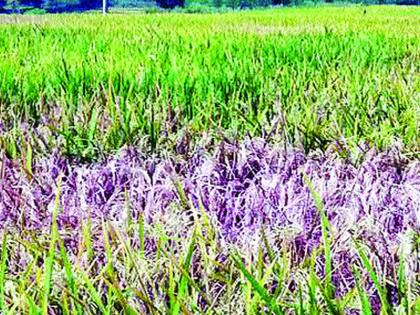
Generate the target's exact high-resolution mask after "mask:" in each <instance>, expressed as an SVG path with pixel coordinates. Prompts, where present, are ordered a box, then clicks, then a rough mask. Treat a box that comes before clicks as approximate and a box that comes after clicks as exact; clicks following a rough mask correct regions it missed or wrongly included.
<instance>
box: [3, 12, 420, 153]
mask: <svg viewBox="0 0 420 315" xmlns="http://www.w3.org/2000/svg"><path fill="white" fill-rule="evenodd" d="M417 12H418V9H416V8H404V9H402V10H401V9H398V8H396V7H368V8H363V7H351V8H336V7H328V8H325V7H324V8H304V9H300V10H296V9H276V10H266V11H251V12H246V13H243V12H242V13H232V12H231V13H226V14H223V15H196V16H192V15H189V16H185V15H183V14H172V15H132V14H131V15H130V14H127V15H119V14H118V15H117V14H116V15H114V16H111V17H109V18H106V19H103V17H101V16H97V15H84V16H77V15H74V16H64V17H63V16H47V17H45V19H44V20H42V21H43V23H42V24H40V25H36V24H32V25H27V24H25V23H23V22H24V20H22V23H20V24H19V23H18V24H15V25H4V26H3V27H2V28H1V30H0V55H1V56H2V58H1V59H0V75H1V78H0V100H1V101H0V117H1V118H0V119H1V122H2V123H3V125H4V127H3V128H4V129H3V130H4V131H3V132H2V133H1V135H0V147H1V148H3V149H5V150H6V152H7V153H8V154H9V155H11V156H16V155H20V154H22V153H23V151H24V150H25V149H24V148H25V147H26V143H27V139H28V137H29V138H33V139H32V140H31V144H32V146H34V147H36V150H34V151H37V152H39V151H42V150H52V149H53V148H55V147H56V143H57V141H55V140H53V139H55V138H56V137H59V138H60V139H61V141H62V148H63V149H64V150H65V152H66V153H67V154H69V155H75V156H78V157H82V158H92V157H96V156H98V154H100V153H102V152H108V151H113V150H116V149H118V148H120V147H122V146H123V145H125V144H133V143H134V144H135V143H139V142H140V141H144V139H147V140H148V141H149V145H150V148H151V149H159V148H160V147H161V146H164V145H171V143H173V140H172V139H175V138H176V137H175V135H176V134H177V133H179V132H184V131H185V129H188V132H189V133H190V134H191V136H192V137H193V138H194V137H200V135H201V134H202V133H204V132H208V131H216V130H218V129H220V128H223V129H224V130H226V134H227V135H228V136H229V135H236V136H238V137H240V136H242V135H245V134H247V133H249V134H251V135H255V136H258V135H263V134H267V133H268V132H270V131H271V130H273V132H275V134H277V135H279V136H280V137H282V138H283V139H287V141H288V142H290V143H292V144H295V145H302V146H303V147H304V148H305V149H306V150H307V151H309V150H311V149H317V148H321V149H326V148H327V147H328V146H329V145H330V144H331V143H332V142H333V141H337V140H339V141H340V142H341V144H342V146H343V147H344V148H346V149H349V150H351V149H352V148H355V147H357V145H359V144H360V143H362V142H368V143H370V144H374V145H376V146H377V147H378V148H386V147H389V146H390V145H391V144H393V143H394V142H395V141H396V140H398V141H400V142H401V143H402V146H403V149H404V151H406V152H412V153H415V152H418V151H419V143H420V141H419V134H420V133H419V132H418V128H419V119H420V118H419V114H418V113H419V105H418V104H419V102H418V97H417V93H416V91H417V90H418V88H419V84H420V83H419V76H418V75H417V73H418V70H419V69H418V66H417V65H418V64H419V62H418V56H419V47H420V45H419V38H418V37H417V36H415V34H416V31H417V29H418V27H419V22H418V19H417V18H416V16H417ZM43 18H44V17H43ZM98 30H101V31H98ZM40 74H42V75H40ZM279 121H282V123H281V124H279ZM22 123H25V124H28V126H35V125H36V126H38V128H39V130H40V131H41V133H42V135H43V136H42V138H41V137H40V135H36V134H34V133H33V130H31V129H29V130H28V133H27V134H24V132H25V133H26V132H27V131H25V130H24V129H22Z"/></svg>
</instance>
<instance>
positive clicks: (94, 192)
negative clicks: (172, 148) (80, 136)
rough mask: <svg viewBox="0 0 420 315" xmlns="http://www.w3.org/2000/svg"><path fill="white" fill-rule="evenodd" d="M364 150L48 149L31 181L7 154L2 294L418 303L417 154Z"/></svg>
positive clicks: (251, 143) (99, 307)
mask: <svg viewBox="0 0 420 315" xmlns="http://www.w3.org/2000/svg"><path fill="white" fill-rule="evenodd" d="M207 152H208V151H207ZM364 155H365V156H364V158H363V162H361V164H360V166H358V167H356V166H353V165H352V164H351V163H350V161H345V160H343V159H342V158H340V157H339V155H338V154H337V153H333V152H332V151H331V152H330V153H329V154H328V155H320V154H319V155H317V154H314V155H313V156H306V155H305V154H304V153H302V152H296V151H295V152H294V151H287V150H286V151H284V148H283V147H282V146H280V147H279V146H275V145H274V146H273V145H269V144H268V143H267V142H265V141H263V140H247V141H245V142H244V143H241V144H231V143H227V142H223V143H222V144H220V146H218V147H217V148H216V149H215V151H214V153H212V154H209V153H206V151H204V150H200V149H197V150H196V151H195V153H194V154H193V155H192V156H190V157H189V158H185V157H180V156H170V157H168V158H164V159H158V158H152V157H147V156H145V155H144V154H142V153H140V152H137V151H136V150H134V149H132V148H127V149H125V150H123V151H122V152H121V153H120V155H119V156H117V157H114V158H110V159H107V160H106V161H104V162H103V163H100V164H95V165H77V164H72V163H69V162H68V161H67V160H66V159H63V158H60V157H59V156H51V157H50V158H48V159H42V160H39V161H35V162H34V165H33V167H32V172H31V175H30V176H29V175H28V173H27V172H26V171H25V170H24V169H23V168H22V167H21V166H19V165H17V164H15V163H13V162H12V161H10V160H8V159H7V158H6V159H3V160H2V164H1V170H2V172H1V174H2V177H1V183H2V196H3V199H2V201H1V203H0V215H1V218H2V221H1V225H2V230H3V231H4V233H3V234H4V236H3V237H4V238H6V237H7V242H6V243H3V246H4V247H3V251H2V253H3V257H6V258H4V259H7V260H8V263H7V266H6V267H4V273H3V274H5V277H3V278H1V280H2V281H0V284H2V285H3V286H4V288H3V289H2V291H0V292H2V293H3V294H4V295H5V297H6V298H3V301H4V305H6V307H8V308H11V309H15V310H16V311H19V312H26V311H27V310H28V309H29V308H30V307H32V306H31V305H32V304H33V305H35V306H34V307H38V306H37V305H43V306H42V307H43V308H44V310H45V307H47V309H48V310H49V312H50V313H51V312H53V313H60V314H61V313H62V312H66V311H65V309H64V308H65V307H66V308H68V309H67V312H70V313H77V310H78V309H80V308H81V309H83V312H84V313H96V312H98V311H101V312H105V313H114V312H116V311H118V310H125V311H126V312H129V313H137V312H146V313H164V314H166V313H172V314H178V313H180V312H181V313H203V312H204V313H209V314H214V313H228V312H234V313H238V314H242V313H246V314H256V313H261V312H268V311H271V312H273V313H276V314H283V313H284V312H296V313H301V314H306V313H326V312H329V313H333V314H341V313H351V312H353V311H356V310H358V309H365V308H368V309H370V312H371V313H372V314H379V311H380V310H381V309H382V312H388V313H389V314H390V313H393V312H394V311H397V312H399V311H403V312H404V313H408V314H410V313H411V314H414V313H415V312H416V307H417V308H418V307H419V293H420V292H419V290H420V287H419V280H420V279H419V274H420V273H419V272H420V270H419V268H420V266H419V261H420V260H419V237H420V234H419V209H420V186H419V173H420V168H419V167H420V164H419V163H418V162H410V161H409V160H406V159H405V158H404V157H403V156H400V155H399V154H398V153H397V152H396V151H395V152H389V153H381V154H378V153H375V152H374V151H372V150H370V151H368V152H365V153H364ZM5 244H7V245H5ZM57 247H58V248H59V249H60V251H59V252H57V253H55V250H54V249H55V248H57ZM51 250H52V251H51ZM54 253H55V254H54ZM48 264H50V265H49V267H48ZM44 266H46V267H44ZM46 279H47V280H46ZM46 281H47V282H46ZM30 283H32V284H31V285H29V284H30ZM50 290H51V291H50ZM22 300H23V302H22ZM40 303H41V304H40ZM46 303H48V304H46ZM398 310H399V311H398ZM366 312H367V311H365V313H366ZM366 314H367V313H366Z"/></svg>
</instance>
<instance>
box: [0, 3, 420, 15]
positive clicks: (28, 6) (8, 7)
mask: <svg viewBox="0 0 420 315" xmlns="http://www.w3.org/2000/svg"><path fill="white" fill-rule="evenodd" d="M323 2H325V3H336V4H351V3H359V4H401V5H419V4H420V0H309V1H308V0H108V4H109V6H110V7H115V8H148V7H150V6H151V5H153V6H159V7H162V8H165V9H173V8H175V7H177V6H178V7H184V6H187V7H192V8H193V9H191V8H190V9H189V11H190V12H191V13H192V12H201V11H206V12H208V11H211V8H233V9H246V8H256V7H267V6H278V5H280V6H289V5H294V6H295V5H314V4H320V3H323ZM101 6H102V0H0V13H26V12H32V13H35V12H38V13H43V12H52V13H57V12H67V11H84V10H92V9H99V8H101ZM194 8H196V10H194ZM197 8H200V9H197ZM204 8H207V10H205V9H204ZM36 9H38V10H36ZM39 9H41V11H40V10H39ZM42 10H44V11H42Z"/></svg>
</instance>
